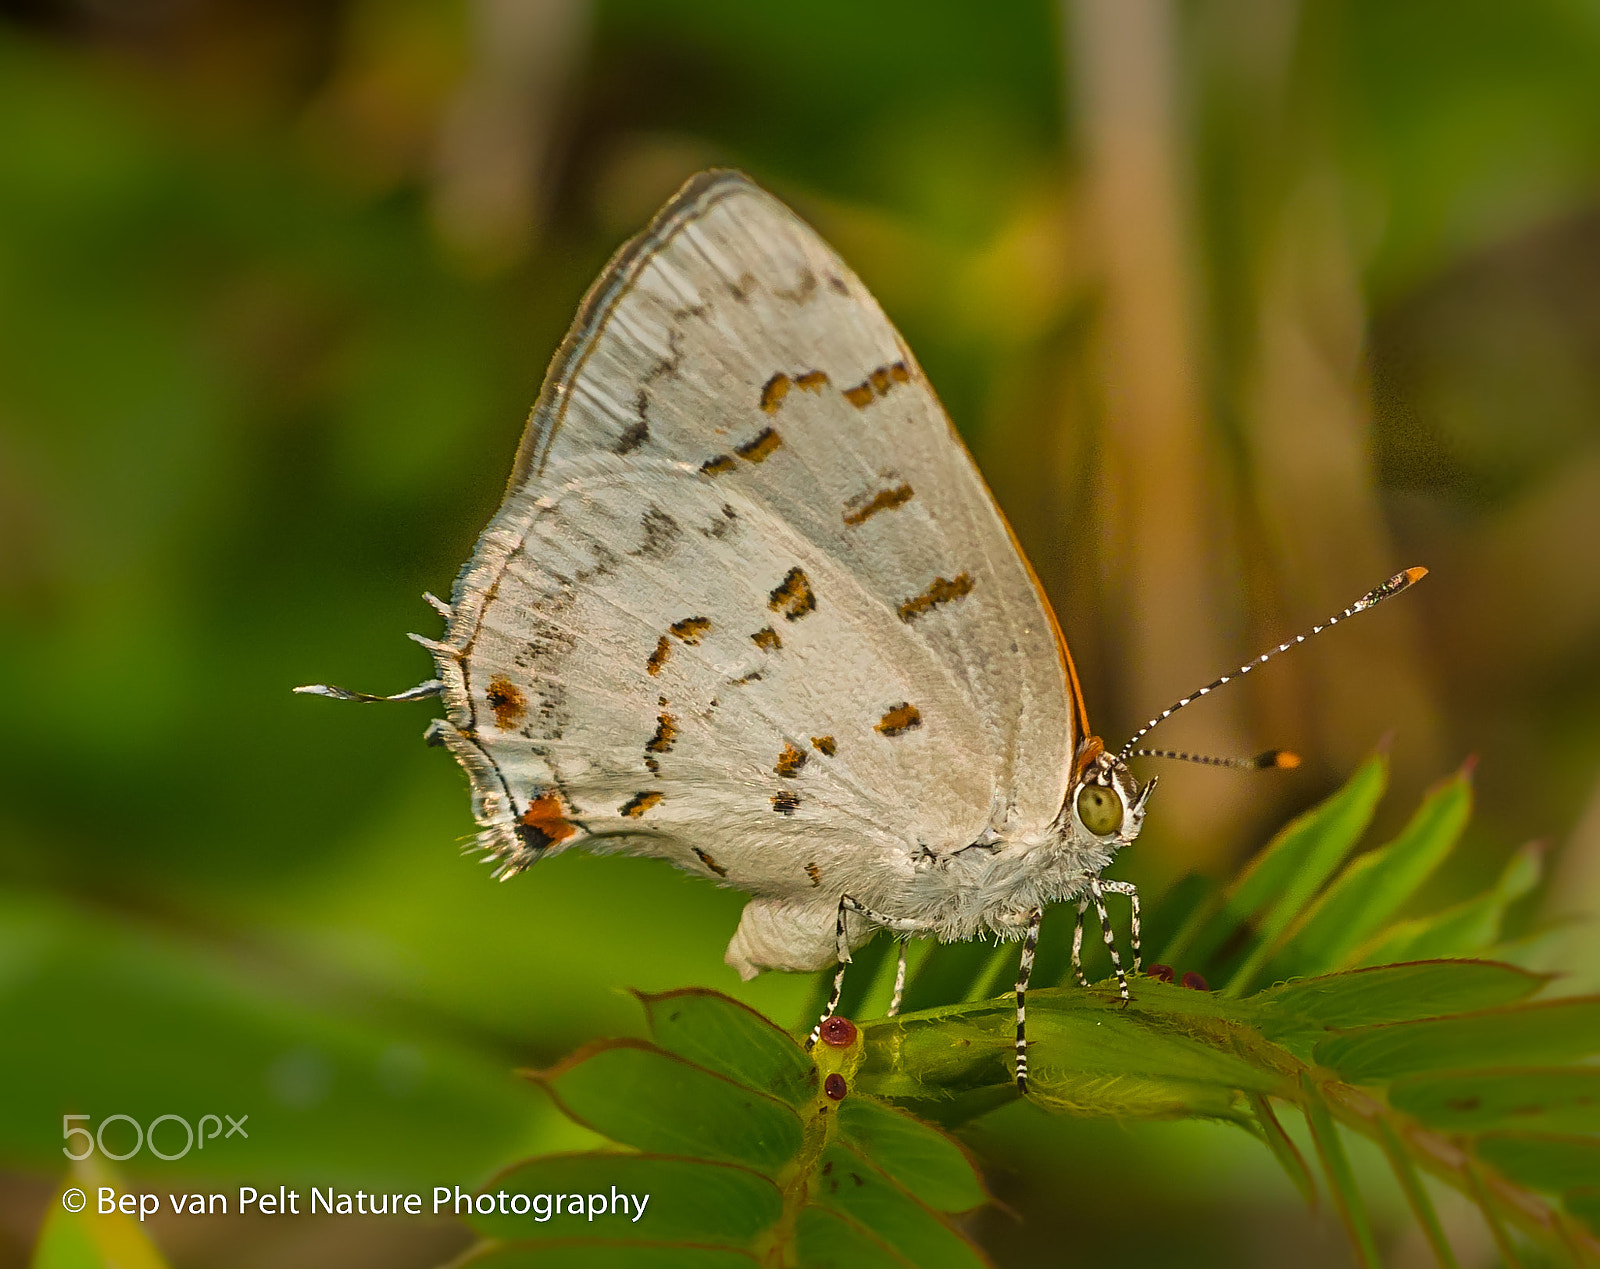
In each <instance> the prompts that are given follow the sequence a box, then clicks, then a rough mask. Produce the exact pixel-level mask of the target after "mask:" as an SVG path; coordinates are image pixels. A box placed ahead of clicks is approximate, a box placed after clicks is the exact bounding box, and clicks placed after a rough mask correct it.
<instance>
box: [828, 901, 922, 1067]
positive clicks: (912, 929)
mask: <svg viewBox="0 0 1600 1269" xmlns="http://www.w3.org/2000/svg"><path fill="white" fill-rule="evenodd" d="M847 912H855V913H857V914H859V915H860V916H863V917H865V918H866V919H867V920H868V921H871V922H872V923H873V924H874V925H881V926H883V927H885V928H886V929H890V930H898V931H900V932H901V933H904V934H915V933H917V932H919V931H920V930H921V929H922V926H920V925H918V924H917V923H916V922H915V921H912V920H908V919H907V918H905V917H892V916H884V915H883V913H881V912H874V911H873V910H872V909H871V908H869V907H867V906H866V904H864V903H858V902H857V901H856V900H855V899H853V898H851V897H850V896H849V895H847V894H845V895H840V896H839V919H838V924H837V925H836V926H835V927H834V938H835V943H834V946H835V947H836V948H837V949H838V954H839V971H838V973H836V974H834V976H833V990H832V991H830V992H829V993H828V1007H827V1008H826V1009H824V1010H823V1011H822V1017H820V1018H818V1019H817V1025H816V1026H814V1027H812V1028H811V1034H810V1035H809V1036H808V1037H807V1038H806V1050H807V1051H808V1052H809V1051H810V1050H811V1049H812V1047H813V1046H815V1044H816V1043H817V1037H818V1036H820V1035H821V1034H822V1024H823V1023H824V1022H826V1021H827V1020H828V1019H829V1018H831V1017H833V1011H834V1010H835V1009H837V1008H838V1007H839V996H840V995H841V993H843V991H844V967H845V966H846V965H848V964H849V963H850V932H849V930H848V929H847V928H846V926H845V913H847Z"/></svg>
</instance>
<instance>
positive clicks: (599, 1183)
mask: <svg viewBox="0 0 1600 1269" xmlns="http://www.w3.org/2000/svg"><path fill="white" fill-rule="evenodd" d="M480 1193H483V1194H488V1195H494V1196H496V1197H498V1196H499V1195H500V1194H502V1193H504V1194H505V1195H507V1196H508V1198H507V1206H508V1207H509V1206H510V1205H511V1201H512V1199H514V1197H515V1196H520V1195H526V1196H528V1198H529V1199H530V1203H529V1205H528V1210H527V1211H526V1212H524V1213H522V1214H520V1215H519V1214H517V1213H516V1212H515V1211H511V1212H508V1213H505V1214H502V1213H501V1212H500V1211H499V1210H496V1211H495V1212H493V1213H490V1214H486V1215H479V1214H477V1213H476V1212H475V1213H474V1214H473V1215H471V1216H468V1217H466V1222H467V1224H468V1225H470V1226H471V1227H472V1228H473V1229H475V1230H476V1231H477V1232H478V1233H480V1234H483V1235H485V1236H487V1237H489V1238H498V1239H502V1240H504V1241H507V1242H521V1241H526V1240H529V1239H535V1238H537V1239H573V1238H595V1239H602V1240H604V1239H613V1240H626V1241H635V1240H636V1241H639V1242H685V1243H696V1244H702V1243H703V1244H706V1245H716V1246H729V1247H741V1248H744V1247H748V1246H749V1244H750V1243H751V1242H752V1241H753V1240H754V1239H755V1237H756V1235H757V1234H759V1233H760V1232H761V1231H762V1230H764V1229H767V1228H768V1227H769V1226H771V1225H773V1224H775V1223H776V1222H777V1220H778V1218H779V1216H780V1215H782V1212H783V1195H782V1194H781V1193H779V1191H778V1187H777V1186H776V1185H775V1184H773V1182H772V1181H771V1180H770V1179H768V1178H767V1177H765V1176H763V1175H762V1174H761V1173H759V1172H753V1171H751V1170H750V1169H748V1168H743V1167H739V1166H737V1165H735V1164H729V1163H710V1162H706V1161H704V1160H698V1159H683V1158H677V1157H674V1156H665V1155H653V1154H624V1153H621V1152H616V1151H614V1152H610V1153H602V1152H591V1153H587V1154H556V1155H542V1156H540V1157H539V1158H537V1159H530V1160H528V1161H527V1162H526V1163H519V1164H518V1165H517V1166H516V1167H514V1168H510V1169H507V1170H506V1171H505V1172H503V1173H501V1174H500V1175H499V1176H497V1177H496V1178H495V1179H494V1180H492V1181H490V1182H489V1183H488V1184H487V1185H485V1186H484V1187H483V1189H482V1191H480ZM556 1195H560V1196H562V1197H563V1198H568V1197H570V1196H573V1195H580V1196H582V1197H583V1199H584V1202H583V1204H582V1205H581V1207H580V1209H579V1211H580V1215H578V1216H577V1217H573V1216H571V1215H570V1214H567V1213H566V1212H565V1211H564V1212H563V1213H561V1214H556V1213H555V1212H554V1210H553V1209H554V1202H553V1198H554V1196H556ZM595 1196H598V1198H599V1199H600V1200H601V1201H602V1202H603V1204H604V1206H603V1209H602V1210H598V1211H595V1206H596V1205H594V1204H591V1203H590V1202H589V1201H588V1200H589V1199H590V1198H591V1197H595ZM540 1198H543V1199H544V1200H545V1202H544V1203H543V1204H542V1205H541V1206H543V1208H544V1211H543V1214H542V1215H541V1214H540V1212H539V1210H538V1208H537V1207H535V1206H534V1204H535V1203H536V1202H537V1200H538V1199H540ZM640 1199H643V1200H644V1203H645V1206H644V1210H643V1211H642V1212H640V1211H639V1210H638V1202H639V1200H640ZM630 1200H631V1201H630ZM496 1206H497V1209H498V1206H499V1205H498V1204H497V1205H496ZM564 1206H565V1205H564ZM591 1211H595V1214H594V1215H591V1214H590V1213H591Z"/></svg>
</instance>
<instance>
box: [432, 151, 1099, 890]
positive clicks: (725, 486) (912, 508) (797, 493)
mask: <svg viewBox="0 0 1600 1269" xmlns="http://www.w3.org/2000/svg"><path fill="white" fill-rule="evenodd" d="M453 609H454V616H453V617H452V619H451V622H450V626H449V631H448V635H447V638H446V640H445V643H444V645H442V647H441V648H440V649H439V651H438V656H439V660H440V666H441V674H442V677H443V678H444V680H445V683H446V705H447V708H448V714H449V723H450V725H449V726H448V727H446V728H444V729H443V738H444V740H445V741H446V743H448V744H449V745H450V746H451V748H452V749H453V750H454V751H455V752H456V753H457V755H458V756H459V757H461V758H462V760H463V762H464V764H465V765H466V766H467V767H468V770H469V772H470V773H471V774H472V776H473V783H474V788H475V792H476V794H477V810H478V815H479V819H480V822H481V823H483V824H484V826H485V828H486V830H487V834H486V837H487V843H488V844H489V845H490V847H491V848H492V849H494V850H495V851H496V852H497V853H498V854H500V855H501V856H502V858H504V859H506V860H507V861H508V862H510V863H511V864H513V865H514V866H520V865H521V864H523V863H526V862H529V861H531V859H533V858H535V857H537V855H538V854H539V853H541V852H542V851H545V850H549V849H556V848H562V847H565V846H566V845H571V844H578V843H583V844H586V845H588V846H590V847H591V848H599V849H605V848H607V847H608V846H609V847H614V848H617V849H626V850H629V851H634V852H638V853H648V854H657V855H661V856H664V857H667V858H670V859H672V860H674V861H675V862H678V863H680V864H683V865H685V866H686V867H690V868H691V869H694V870H697V871H701V872H703V873H705V874H706V875H711V876H716V877H720V878H723V879H725V880H726V881H727V882H728V883H730V884H736V885H738V886H739V888H741V889H744V890H747V891H750V892H751V893H753V894H755V895H757V896H769V897H771V898H774V899H791V900H795V901H801V902H803V901H807V900H809V899H812V898H814V900H815V902H816V903H817V904H818V905H819V906H822V907H826V908H827V909H828V910H829V911H830V912H831V910H832V909H833V907H834V906H835V905H836V904H837V902H838V899H839V895H840V894H841V893H844V892H845V891H846V890H849V891H850V892H851V893H854V894H855V895H856V896H857V897H858V898H861V899H862V900H863V901H865V902H868V903H871V902H873V901H874V899H878V900H879V901H882V899H883V897H884V895H885V893H886V892H888V891H892V888H893V884H894V881H895V879H896V878H897V877H899V876H903V875H904V874H905V873H906V872H907V871H908V870H909V869H910V867H911V866H912V861H913V859H914V858H916V857H917V855H918V854H919V852H928V851H932V852H934V853H948V852H950V851H953V850H957V849H960V848H961V847H963V846H966V845H968V844H970V843H972V842H974V841H978V840H981V839H982V838H983V837H984V835H985V834H986V833H987V832H990V831H991V830H993V831H997V832H1002V833H1004V834H1005V835H1006V836H1008V837H1013V838H1015V837H1019V836H1020V837H1027V836H1029V835H1032V834H1035V833H1038V834H1042V833H1043V832H1044V831H1045V829H1046V828H1047V826H1048V825H1049V824H1050V822H1051V821H1052V820H1053V819H1054V818H1055V817H1056V816H1057V814H1058V813H1059V811H1060V809H1061V806H1062V801H1063V798H1064V797H1065V793H1066V789H1067V784H1068V780H1069V777H1070V759H1071V755H1072V753H1073V749H1074V745H1075V742H1076V740H1077V738H1078V736H1077V734H1076V732H1077V727H1076V726H1075V714H1074V708H1073V688H1072V685H1071V683H1070V681H1069V671H1068V669H1067V665H1066V662H1065V659H1064V654H1063V652H1062V651H1061V649H1060V647H1059V639H1058V636H1057V634H1056V632H1055V628H1054V623H1053V620H1052V618H1051V616H1050V614H1049V611H1048V608H1047V606H1046V605H1045V602H1044V600H1043V598H1042V596H1041V595H1040V594H1039V592H1038V589H1037V586H1036V584H1035V583H1034V582H1033V580H1032V578H1031V575H1030V573H1029V571H1028V568H1027V565H1026V563H1025V562H1024V561H1023V560H1022V558H1021V556H1020V554H1019V553H1018V551H1017V549H1016V547H1015V545H1014V544H1013V542H1012V540H1011V538H1010V536H1009V533H1008V531H1007V529H1006V526H1005V524H1004V521H1003V520H1002V518H1001V517H1000V514H999V512H998V511H997V510H996V508H995V507H994V504H993V501H992V499H991V497H990V495H989V493H988V491H987V489H986V488H985V487H984V484H983V481H982V478H981V477H980V476H979V475H978V473H977V470H976V468H975V467H974V466H973V464H972V461H971V459H970V457H969V456H968V455H967V453H966V451H965V449H964V447H963V446H962V445H961V442H960V441H959V439H958V438H957V437H956V436H955V434H954V432H953V430H952V429H951V427H950V424H949V422H948V420H947V418H946V416H945V414H944V412H943V410H942V408H941V407H940V405H939V402H938V400H937V398H936V397H935V396H934V393H933V391H932V389H931V388H930V387H929V385H928V383H927V381H926V380H925V378H924V377H923V375H922V373H921V371H920V369H919V368H918V367H917V364H916V362H915V360H914V359H913V358H912V357H911V355H910V353H909V352H908V351H907V350H906V348H905V346H904V344H903V343H902V341H901V340H900V338H899V336H898V334H897V333H896V331H895V330H894V328H893V327H892V326H891V325H890V323H889V321H888V320H887V318H885V317H884V315H883V313H882V311H881V310H880V309H879V308H878V306H877V304H876V303H875V302H874V300H873V299H872V297H871V296H870V295H869V294H868V293H867V291H866V290H865V288H864V287H863V286H862V285H861V283H860V281H859V280H858V279H857V278H856V277H855V276H854V274H852V273H851V272H850V271H849V269H848V268H846V266H845V265H844V264H843V263H842V262H841V261H840V260H839V258H838V257H837V256H836V255H835V254H834V253H833V252H832V251H831V250H830V249H829V248H828V247H827V245H826V244H825V243H823V242H822V240H821V239H820V238H819V237H818V236H817V235H816V234H815V233H814V232H813V231H812V230H811V229H810V228H808V227H807V226H806V225H805V224H804V223H803V222H802V221H800V220H799V219H798V218H797V217H795V216H794V215H793V214H792V213H791V212H789V211H788V210H787V209H786V208H784V207H783V206H782V204H780V203H778V202H777V201H776V200H775V199H773V198H771V197H770V196H769V195H767V194H765V193H763V192H762V191H761V190H759V189H757V188H756V187H755V186H753V185H752V184H750V183H749V182H748V181H747V180H745V179H744V178H742V177H740V176H738V175H737V174H732V173H714V174H707V175H706V176H703V177H699V178H696V179H695V180H694V181H692V182H690V184H689V185H688V186H686V187H685V188H684V190H683V191H681V192H680V194H679V195H678V197H677V198H675V199H674V200H673V202H672V203H670V204H669V205H668V207H667V208H666V209H665V210H664V211H663V212H662V213H661V215H660V216H659V217H658V218H657V219H656V221H655V222H654V223H653V224H652V226H651V227H650V229H649V230H648V231H647V232H646V233H645V234H643V235H641V237H640V238H639V239H636V240H635V241H634V242H633V243H630V244H629V246H628V247H626V248H624V250H623V251H622V252H621V253H619V255H618V257H617V259H616V260H614V261H613V263H612V265H611V267H610V268H609V269H608V270H607V272H606V273H605V274H604V275H603V276H602V278H601V279H600V281H599V282H597V283H596V285H595V288H594V289H593V291H592V292H591V294H590V296H589V298H588V300H586V302H585V305H584V307H583V309H582V310H581V311H580V313H579V317H578V321H577V323H576V325H575V326H574V328H573V331H572V333H571V334H570V335H569V337H568V340H567V342H566V343H565V344H564V345H563V347H562V350H561V351H560V353H558V355H557V358H556V360H555V363H554V364H553V365H552V368H551V373H550V377H549V379H548V380H547V382H546V384H545V387H544V390H543V392H542V394H541V397H540V400H539V403H538V405H537V406H536V407H535V410H534V413H533V416H532V418H531V419H530V422H529V426H528V432H527V434H526V436H525V438H524V440H523V445H522V449H521V451H520V452H519V455H518V460H517V465H516V470H515V473H514V475H513V479H512V484H511V487H510V488H509V490H508V492H507V496H506V499H505V502H504V503H503V505H502V506H501V508H500V510H499V512H498V513H497V514H496V516H495V518H494V520H493V522H492V523H491V524H490V526H489V528H488V529H487V530H486V531H485V533H484V535H483V537H482V538H481V539H480V542H479V545H478V548H477V551H476V553H475V555H474V557H473V559H472V561H471V562H470V563H469V564H468V566H467V568H466V569H464V570H463V573H462V576H461V578H460V580H459V581H458V583H457V587H456V592H455V595H454V597H453Z"/></svg>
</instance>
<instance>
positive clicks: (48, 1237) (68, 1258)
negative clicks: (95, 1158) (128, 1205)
mask: <svg viewBox="0 0 1600 1269" xmlns="http://www.w3.org/2000/svg"><path fill="white" fill-rule="evenodd" d="M113 1180H114V1177H112V1176H111V1175H110V1174H109V1171H108V1170H106V1169H103V1168H100V1167H96V1166H93V1165H88V1166H79V1167H76V1168H74V1169H73V1171H72V1174H71V1177H70V1180H69V1181H68V1182H65V1183H63V1184H62V1185H61V1186H60V1187H59V1188H58V1189H57V1191H56V1194H55V1197H54V1200H53V1201H52V1202H51V1204H50V1206H49V1207H48V1208H47V1209H46V1212H47V1214H46V1216H45V1222H44V1228H43V1229H42V1230H41V1231H40V1232H39V1240H38V1243H37V1244H36V1245H35V1246H34V1249H33V1259H32V1260H31V1261H30V1262H29V1264H30V1269H166V1265H167V1262H166V1261H165V1260H164V1259H163V1258H162V1256H161V1253H160V1252H159V1251H157V1250H156V1247H155V1244H154V1243H152V1242H151V1241H150V1239H149V1237H148V1236H147V1235H146V1233H145V1227H144V1226H143V1225H142V1224H141V1223H140V1221H139V1218H138V1217H137V1216H129V1215H128V1214H126V1213H125V1212H112V1213H109V1214H106V1215H102V1214H101V1213H100V1212H99V1210H98V1209H97V1206H96V1204H95V1202H94V1198H93V1195H94V1192H95V1188H96V1187H97V1186H99V1185H108V1184H111V1183H112V1181H113ZM69 1186H71V1187H76V1188H78V1189H79V1190H87V1191H88V1193H89V1195H90V1198H89V1202H88V1204H87V1206H86V1207H85V1208H84V1210H83V1211H81V1212H69V1211H67V1209H66V1208H65V1207H63V1206H62V1203H61V1198H62V1196H63V1195H64V1194H65V1192H66V1190H67V1189H68V1188H69Z"/></svg>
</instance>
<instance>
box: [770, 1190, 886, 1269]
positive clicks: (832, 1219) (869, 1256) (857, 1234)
mask: <svg viewBox="0 0 1600 1269" xmlns="http://www.w3.org/2000/svg"><path fill="white" fill-rule="evenodd" d="M795 1246H796V1248H797V1249H798V1251H799V1263H800V1264H802V1265H804V1266H805V1269H880V1266H881V1269H915V1266H913V1264H912V1263H911V1261H909V1260H907V1259H906V1258H905V1257H904V1256H902V1255H901V1254H900V1253H899V1252H897V1251H895V1250H893V1249H892V1248H891V1247H889V1245H888V1244H887V1243H884V1242H881V1241H879V1240H878V1239H877V1238H875V1237H873V1235H872V1233H871V1232H870V1231H869V1230H867V1229H865V1228H864V1227H863V1226H861V1225H860V1224H858V1223H857V1222H855V1221H853V1220H851V1219H850V1218H849V1217H847V1216H845V1215H844V1214H843V1213H840V1212H830V1211H827V1210H825V1209H824V1208H820V1207H814V1206H810V1205H808V1206H806V1207H805V1208H804V1209H802V1210H801V1212H800V1219H799V1220H798V1221H796V1223H795Z"/></svg>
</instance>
